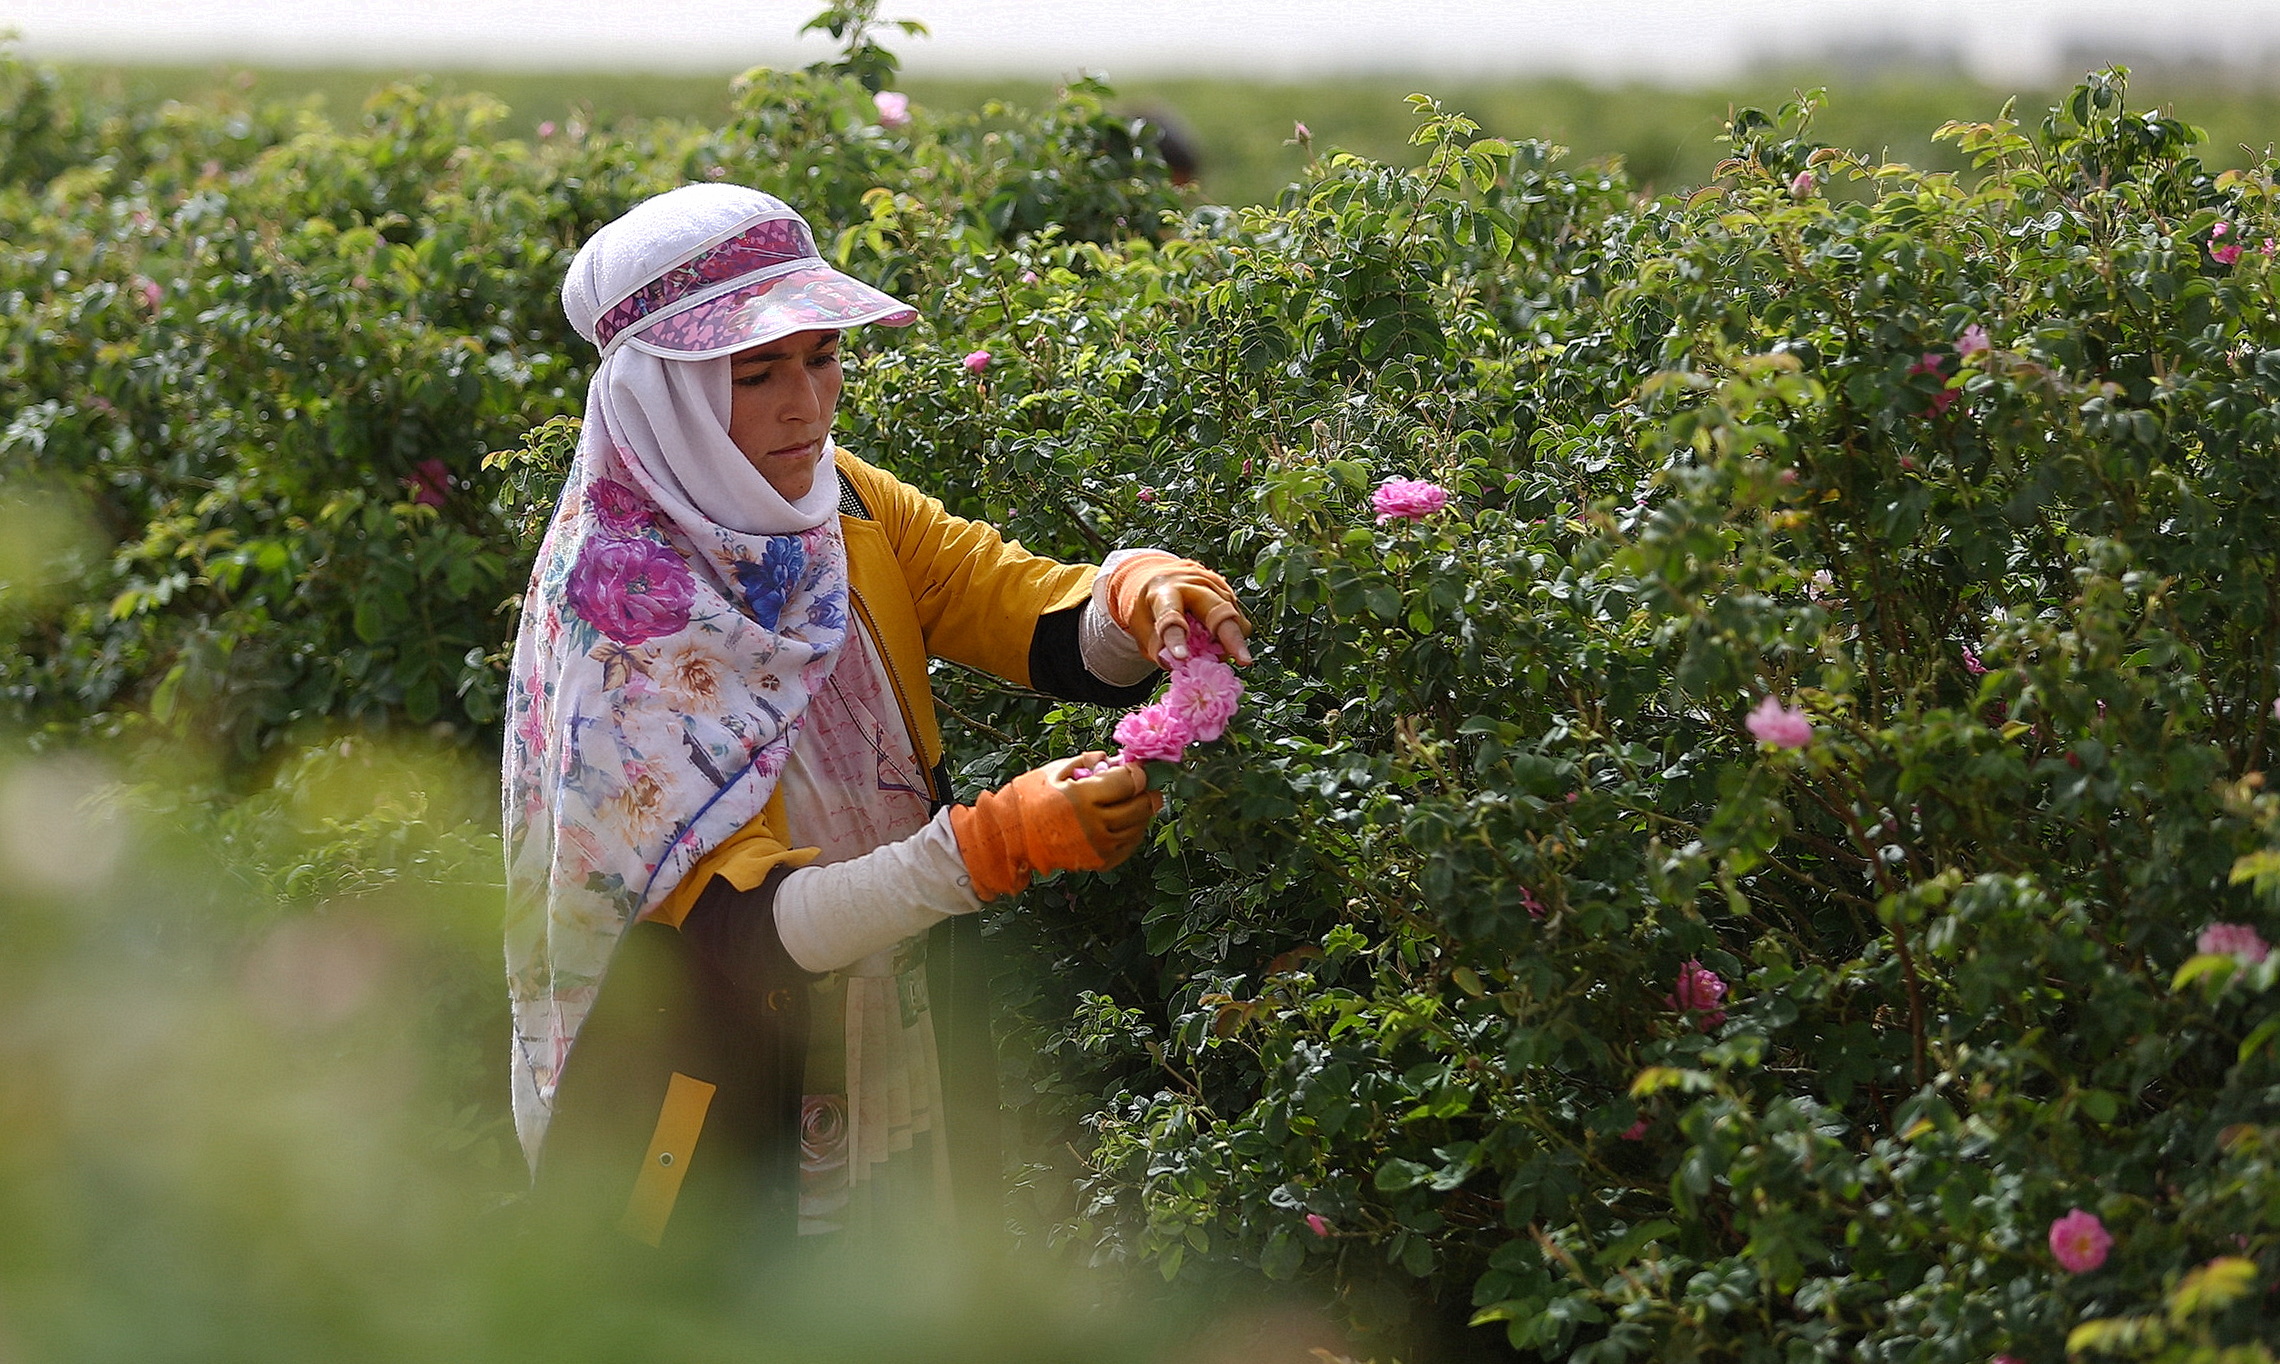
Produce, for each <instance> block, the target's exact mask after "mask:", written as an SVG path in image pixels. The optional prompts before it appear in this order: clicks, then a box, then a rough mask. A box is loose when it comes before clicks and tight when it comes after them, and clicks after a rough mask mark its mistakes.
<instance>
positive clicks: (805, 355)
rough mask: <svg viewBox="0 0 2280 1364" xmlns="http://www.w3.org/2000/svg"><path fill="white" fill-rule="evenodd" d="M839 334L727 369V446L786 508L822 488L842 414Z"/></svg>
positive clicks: (748, 356)
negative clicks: (828, 438) (827, 448)
mask: <svg viewBox="0 0 2280 1364" xmlns="http://www.w3.org/2000/svg"><path fill="white" fill-rule="evenodd" d="M839 382H840V375H839V333H838V332H835V331H833V332H794V333H792V334H791V335H790V336H784V337H778V338H777V339H776V340H774V341H763V342H761V343H760V344H759V345H757V346H754V347H753V348H752V349H750V350H746V351H738V352H737V353H736V354H735V355H733V356H731V357H730V358H729V362H728V392H729V405H728V438H729V439H730V440H732V441H734V442H736V448H737V449H739V450H741V451H743V452H744V457H745V458H746V459H748V460H751V461H752V467H753V468H755V469H758V470H759V471H760V476H761V477H762V478H765V479H767V480H768V484H769V486H770V487H773V488H774V489H775V490H776V491H777V493H779V494H780V495H782V497H783V498H784V500H785V501H787V502H797V501H799V500H800V499H801V498H803V497H805V496H807V494H808V491H809V490H810V489H811V488H813V487H814V486H815V464H816V461H817V460H818V459H820V458H821V457H822V455H823V438H824V436H825V435H826V434H828V433H829V432H830V430H831V414H832V412H833V411H834V410H835V409H837V408H838V406H839Z"/></svg>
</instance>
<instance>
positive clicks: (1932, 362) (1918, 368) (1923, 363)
mask: <svg viewBox="0 0 2280 1364" xmlns="http://www.w3.org/2000/svg"><path fill="white" fill-rule="evenodd" d="M1939 372H1940V357H1939V356H1938V355H1936V354H1934V353H1933V352H1931V351H1925V352H1924V358H1923V359H1921V360H1918V361H1917V362H1916V363H1915V364H1912V365H1910V366H1908V374H1909V377H1910V378H1913V377H1915V376H1916V375H1918V374H1937V373H1939Z"/></svg>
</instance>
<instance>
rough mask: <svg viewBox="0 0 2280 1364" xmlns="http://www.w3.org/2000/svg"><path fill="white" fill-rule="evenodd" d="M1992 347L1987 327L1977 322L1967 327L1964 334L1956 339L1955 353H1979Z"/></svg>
mask: <svg viewBox="0 0 2280 1364" xmlns="http://www.w3.org/2000/svg"><path fill="white" fill-rule="evenodd" d="M1992 348H1993V346H1992V343H1991V342H1989V341H1988V339H1987V329H1986V328H1985V327H1982V326H1980V325H1979V324H1978V323H1976V322H1974V323H1972V324H1971V325H1970V326H1968V327H1965V328H1964V329H1963V335H1961V336H1959V337H1957V338H1956V339H1955V353H1956V354H1958V355H1977V354H1979V353H1980V352H1981V351H1983V350H1989V349H1992Z"/></svg>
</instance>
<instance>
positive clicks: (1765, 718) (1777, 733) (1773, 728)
mask: <svg viewBox="0 0 2280 1364" xmlns="http://www.w3.org/2000/svg"><path fill="white" fill-rule="evenodd" d="M1742 723H1744V724H1745V725H1747V726H1749V731H1750V734H1751V736H1752V737H1754V738H1755V739H1756V740H1757V741H1758V742H1759V743H1763V744H1773V745H1775V746H1776V747H1779V748H1803V747H1805V745H1807V744H1809V743H1811V742H1813V722H1812V721H1811V720H1808V719H1806V718H1805V712H1804V711H1802V710H1791V709H1790V708H1789V707H1787V706H1784V705H1782V704H1781V703H1780V702H1779V701H1776V700H1774V699H1773V698H1772V697H1771V696H1768V697H1766V698H1765V699H1764V700H1762V701H1760V702H1758V703H1757V709H1755V710H1753V711H1751V712H1750V713H1749V717H1748V718H1747V719H1746V720H1744V721H1743V722H1742Z"/></svg>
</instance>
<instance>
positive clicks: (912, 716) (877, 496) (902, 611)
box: [649, 449, 1099, 928]
mask: <svg viewBox="0 0 2280 1364" xmlns="http://www.w3.org/2000/svg"><path fill="white" fill-rule="evenodd" d="M838 464H839V476H840V478H841V479H843V480H845V483H846V485H847V487H848V489H849V490H850V491H852V492H853V493H854V496H855V500H856V501H857V502H858V503H859V504H860V505H861V506H862V508H863V509H864V510H866V511H868V512H869V513H870V515H869V516H867V517H866V516H858V515H855V514H854V513H853V512H852V511H850V510H849V509H847V508H846V507H845V506H844V505H843V506H842V509H841V516H840V518H839V520H840V525H841V527H842V528H843V529H844V530H845V531H846V536H847V578H848V587H849V595H850V596H851V597H852V598H853V599H854V608H855V613H856V615H857V616H858V617H860V618H861V620H862V622H863V624H864V625H865V626H867V627H868V628H869V629H870V632H871V638H872V640H873V641H874V642H876V643H877V645H878V646H879V653H880V657H881V658H882V659H883V660H884V661H885V663H886V669H887V675H888V677H889V679H890V680H891V681H892V683H893V685H894V692H895V699H896V700H897V701H898V702H900V703H901V705H902V717H903V724H904V726H905V727H906V728H907V729H908V730H909V731H910V737H911V740H912V742H914V743H916V744H917V745H918V755H919V759H920V765H921V766H922V767H924V768H925V769H926V770H927V772H928V773H929V775H928V777H927V781H928V784H929V785H930V786H931V785H932V784H933V783H934V780H935V778H934V777H933V775H932V773H933V771H934V768H935V765H936V764H937V763H938V762H939V761H940V760H941V757H942V731H941V727H940V726H939V725H938V724H937V723H936V721H935V718H934V695H933V693H932V692H931V691H929V690H928V689H927V685H926V677H927V672H926V665H927V660H928V659H931V658H946V659H949V660H950V661H951V662H953V663H963V664H966V665H967V666H969V667H974V668H979V669H981V670H982V671H984V672H988V673H994V674H996V675H997V676H999V677H1002V678H1004V679H1005V680H1006V681H1008V682H1011V683H1013V684H1015V685H1016V686H1024V687H1026V686H1028V685H1030V677H1029V650H1030V639H1031V635H1032V632H1033V631H1034V630H1035V628H1036V625H1037V618H1038V617H1039V616H1042V615H1044V614H1046V613H1047V612H1050V611H1059V610H1062V609H1064V608H1067V607H1070V606H1074V605H1076V604H1078V603H1079V602H1081V601H1083V600H1084V599H1085V597H1086V596H1087V595H1088V594H1089V593H1090V592H1091V591H1092V584H1093V578H1094V576H1095V575H1096V574H1097V573H1098V572H1099V570H1098V569H1097V568H1094V567H1093V566H1092V565H1089V564H1063V563H1058V562H1055V561H1054V560H1052V559H1047V558H1044V557H1043V556H1041V555H1036V554H1032V553H1030V552H1029V551H1028V550H1025V549H1023V548H1022V547H1021V544H1020V542H1019V541H1008V540H1006V539H1005V538H1004V537H1002V536H1000V535H999V534H998V533H997V531H996V530H995V529H994V528H992V527H990V526H987V525H984V524H983V523H981V522H979V521H968V520H966V519H965V518H963V517H958V516H952V515H951V514H950V513H949V512H948V511H946V510H944V509H943V506H942V504H941V503H940V502H939V501H937V500H935V499H934V498H932V497H929V496H927V495H926V494H924V493H922V492H920V491H919V490H918V489H916V488H913V487H911V486H910V485H909V484H907V483H905V482H903V481H902V480H901V479H898V478H896V477H895V476H894V475H893V474H890V473H888V472H886V471H885V470H883V469H879V468H876V467H874V466H872V465H869V464H866V463H864V462H863V461H862V460H859V459H856V458H855V457H854V456H852V455H850V454H848V453H847V451H845V450H844V449H842V450H840V451H839V455H838ZM932 794H933V796H934V798H935V799H936V800H944V799H947V798H948V796H949V792H947V791H934V792H932ZM815 856H816V850H815V849H814V848H795V847H792V846H791V844H790V842H789V841H788V836H787V834H786V832H785V827H784V807H783V799H782V793H781V791H780V790H779V792H778V794H777V795H776V796H775V797H772V798H771V799H770V800H769V802H768V806H767V808H766V809H764V810H762V811H761V812H760V817H759V818H758V819H755V820H753V821H752V822H751V823H750V824H747V825H745V826H744V827H743V828H742V829H740V830H738V831H737V832H736V833H735V834H733V835H731V836H730V837H729V838H728V839H727V840H726V841H724V842H723V843H722V844H721V845H720V846H719V847H717V848H715V849H713V850H712V852H710V853H709V854H707V855H706V856H705V857H704V859H703V860H701V861H699V862H698V863H697V865H696V866H695V867H694V868H692V869H691V870H690V872H689V874H688V876H687V877H685V878H684V879H683V880H682V882H681V884H680V885H678V886H676V887H674V888H673V893H672V894H670V895H668V896H666V897H665V899H664V901H663V902H662V903H660V904H659V905H658V906H657V908H656V909H655V910H653V911H651V913H650V915H649V917H650V918H652V919H656V920H661V921H663V922H665V923H668V924H671V925H673V926H674V927H676V928H677V927H679V926H680V924H681V921H682V920H683V919H684V918H686V917H688V913H689V910H690V909H691V908H692V907H693V906H694V905H695V904H696V902H697V896H698V894H699V893H700V892H702V891H703V889H704V888H705V887H706V886H707V885H709V884H710V883H711V881H712V878H713V877H715V876H719V877H722V878H725V879H726V880H727V881H728V882H729V883H730V884H731V885H733V886H735V887H736V888H737V889H738V890H752V889H754V888H755V887H757V886H759V885H760V883H761V882H762V881H764V880H766V879H767V877H768V873H769V872H770V871H772V870H774V869H775V868H776V867H778V866H791V867H799V866H805V865H806V864H807V863H809V862H810V861H813V860H814V858H815Z"/></svg>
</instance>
